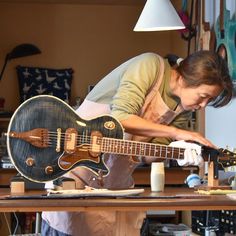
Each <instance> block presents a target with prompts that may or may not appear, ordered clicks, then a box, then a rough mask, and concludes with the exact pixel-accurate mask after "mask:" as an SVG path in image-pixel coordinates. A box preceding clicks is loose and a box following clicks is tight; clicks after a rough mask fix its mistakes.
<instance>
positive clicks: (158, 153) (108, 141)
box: [101, 138, 185, 159]
mask: <svg viewBox="0 0 236 236" xmlns="http://www.w3.org/2000/svg"><path fill="white" fill-rule="evenodd" d="M184 150H185V149H184V148H176V147H169V146H165V145H158V144H153V143H145V142H136V141H129V140H122V139H113V138H102V143H101V151H102V152H103V153H114V154H124V155H130V156H146V157H157V158H163V159H183V158H184Z"/></svg>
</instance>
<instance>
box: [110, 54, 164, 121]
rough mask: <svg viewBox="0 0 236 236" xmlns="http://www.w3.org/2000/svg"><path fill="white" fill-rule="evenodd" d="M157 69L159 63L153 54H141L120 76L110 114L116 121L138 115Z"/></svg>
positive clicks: (154, 78)
mask: <svg viewBox="0 0 236 236" xmlns="http://www.w3.org/2000/svg"><path fill="white" fill-rule="evenodd" d="M159 69H160V61H159V59H158V56H157V55H155V54H153V53H145V54H142V55H141V56H139V57H137V58H136V59H135V60H134V61H132V62H131V64H130V65H129V66H128V67H127V69H126V70H125V71H124V73H123V74H122V75H121V76H122V77H121V80H120V85H119V87H118V89H117V92H116V94H115V95H114V97H113V100H112V102H111V114H112V115H113V116H114V117H116V118H117V119H118V120H125V119H127V118H128V117H129V115H131V114H138V113H139V111H140V109H141V107H142V106H143V104H144V101H145V96H146V94H147V93H148V91H149V89H150V88H151V87H152V85H153V84H154V82H155V81H156V79H157V75H158V73H159Z"/></svg>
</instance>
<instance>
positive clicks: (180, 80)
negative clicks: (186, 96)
mask: <svg viewBox="0 0 236 236" xmlns="http://www.w3.org/2000/svg"><path fill="white" fill-rule="evenodd" d="M177 84H178V86H179V87H181V88H185V87H187V86H186V83H185V80H184V78H183V76H182V75H179V76H178V77H177Z"/></svg>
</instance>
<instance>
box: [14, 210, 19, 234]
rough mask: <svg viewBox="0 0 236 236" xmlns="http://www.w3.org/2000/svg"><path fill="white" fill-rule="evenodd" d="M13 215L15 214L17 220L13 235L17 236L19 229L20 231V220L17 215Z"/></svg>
mask: <svg viewBox="0 0 236 236" xmlns="http://www.w3.org/2000/svg"><path fill="white" fill-rule="evenodd" d="M13 214H14V216H15V219H16V226H15V230H14V233H13V235H15V234H16V231H17V229H18V226H19V220H18V217H17V215H16V213H15V212H13Z"/></svg>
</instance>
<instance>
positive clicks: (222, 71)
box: [176, 51, 233, 107]
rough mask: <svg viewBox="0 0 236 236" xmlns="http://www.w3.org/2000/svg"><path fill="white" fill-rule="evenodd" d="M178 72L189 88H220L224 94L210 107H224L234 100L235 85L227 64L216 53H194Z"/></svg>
mask: <svg viewBox="0 0 236 236" xmlns="http://www.w3.org/2000/svg"><path fill="white" fill-rule="evenodd" d="M176 71H177V72H178V73H179V74H180V75H181V76H182V77H183V79H184V81H185V83H186V85H187V86H188V87H197V86H200V85H202V84H207V85H218V86H220V87H221V88H222V93H221V94H220V95H219V96H218V97H217V98H216V99H215V100H214V101H213V102H211V104H210V105H212V106H214V107H222V106H225V105H226V104H228V103H229V102H230V100H231V99H232V96H233V83H232V80H231V78H230V75H229V69H228V66H227V62H226V61H225V60H224V59H223V58H222V57H221V56H220V55H218V54H217V53H216V52H213V51H198V52H196V53H193V54H191V55H189V56H188V57H186V58H185V59H184V60H183V61H182V62H181V63H180V65H179V66H178V67H177V68H176Z"/></svg>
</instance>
